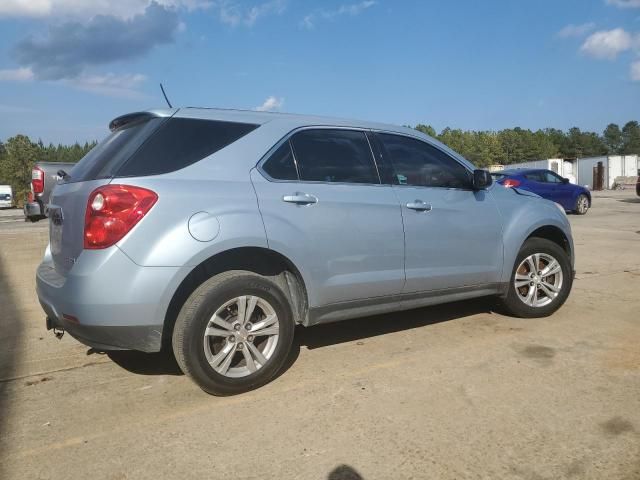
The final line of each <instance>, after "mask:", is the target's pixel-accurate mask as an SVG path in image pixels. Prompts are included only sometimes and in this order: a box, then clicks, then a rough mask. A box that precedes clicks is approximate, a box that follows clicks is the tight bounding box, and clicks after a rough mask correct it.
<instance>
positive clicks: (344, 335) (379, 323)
mask: <svg viewBox="0 0 640 480" xmlns="http://www.w3.org/2000/svg"><path fill="white" fill-rule="evenodd" d="M494 303H495V301H494V300H493V299H492V298H490V297H488V298H478V299H473V300H465V301H461V302H456V303H445V304H442V305H434V306H432V307H424V308H417V309H414V310H406V311H402V312H393V313H387V314H384V315H374V316H369V317H362V318H355V319H353V320H345V321H342V322H336V323H328V324H325V325H318V326H315V327H312V328H299V330H298V331H297V332H296V338H298V341H299V342H300V345H304V346H306V347H307V348H308V349H310V350H312V349H314V348H322V347H326V346H329V345H336V344H339V343H345V342H352V341H354V340H363V339H365V338H371V337H377V336H380V335H386V334H388V333H393V332H398V331H401V330H411V329H414V328H421V327H426V326H428V325H434V324H436V323H441V322H446V321H449V320H454V319H458V318H462V317H468V316H471V315H476V314H478V313H490V312H492V311H494V309H495V305H494Z"/></svg>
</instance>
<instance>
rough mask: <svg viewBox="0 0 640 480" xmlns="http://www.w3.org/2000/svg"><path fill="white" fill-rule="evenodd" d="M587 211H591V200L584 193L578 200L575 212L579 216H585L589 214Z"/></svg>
mask: <svg viewBox="0 0 640 480" xmlns="http://www.w3.org/2000/svg"><path fill="white" fill-rule="evenodd" d="M587 210H589V199H588V198H587V196H586V195H585V194H584V193H581V194H580V195H578V198H577V199H576V206H575V208H574V209H573V211H574V212H575V213H576V214H577V215H584V214H585V213H587Z"/></svg>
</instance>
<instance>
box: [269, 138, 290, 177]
mask: <svg viewBox="0 0 640 480" xmlns="http://www.w3.org/2000/svg"><path fill="white" fill-rule="evenodd" d="M262 169H263V170H264V171H265V172H266V173H267V175H269V176H270V177H271V178H273V179H275V180H297V179H298V171H297V170H296V165H295V163H294V160H293V152H292V151H291V144H290V143H289V140H287V141H286V142H284V143H283V144H282V145H280V146H279V147H278V149H277V150H276V151H275V152H273V155H271V156H270V157H269V160H267V161H266V162H265V163H264V165H262Z"/></svg>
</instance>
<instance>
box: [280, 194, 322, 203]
mask: <svg viewBox="0 0 640 480" xmlns="http://www.w3.org/2000/svg"><path fill="white" fill-rule="evenodd" d="M282 201H283V202H288V203H295V204H296V205H311V204H314V203H318V199H317V198H316V197H314V196H313V195H309V194H308V193H302V192H296V193H294V194H293V195H285V196H284V197H282Z"/></svg>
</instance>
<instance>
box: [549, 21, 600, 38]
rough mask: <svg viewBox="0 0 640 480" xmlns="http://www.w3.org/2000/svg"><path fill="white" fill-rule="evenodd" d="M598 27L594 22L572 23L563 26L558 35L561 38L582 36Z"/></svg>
mask: <svg viewBox="0 0 640 480" xmlns="http://www.w3.org/2000/svg"><path fill="white" fill-rule="evenodd" d="M595 27H596V24H595V23H593V22H589V23H583V24H581V25H574V24H573V23H570V24H569V25H567V26H566V27H564V28H562V29H561V30H560V31H559V32H558V33H557V36H558V37H560V38H569V37H582V36H584V35H586V34H587V33H589V32H590V31H591V30H593V29H594V28H595Z"/></svg>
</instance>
